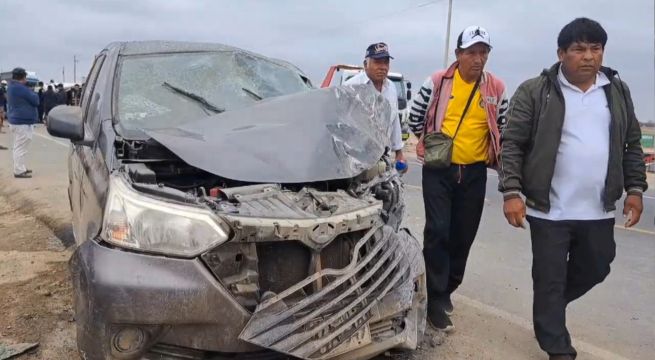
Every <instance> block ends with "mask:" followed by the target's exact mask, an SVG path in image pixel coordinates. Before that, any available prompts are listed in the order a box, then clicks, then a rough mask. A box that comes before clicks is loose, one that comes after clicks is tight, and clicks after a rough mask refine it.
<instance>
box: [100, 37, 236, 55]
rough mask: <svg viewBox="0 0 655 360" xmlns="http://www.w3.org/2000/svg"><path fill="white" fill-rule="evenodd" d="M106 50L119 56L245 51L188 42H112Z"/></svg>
mask: <svg viewBox="0 0 655 360" xmlns="http://www.w3.org/2000/svg"><path fill="white" fill-rule="evenodd" d="M106 48H107V49H108V50H114V49H117V50H118V51H119V54H120V55H141V54H144V55H145V54H157V53H172V52H195V51H197V52H204V51H207V52H213V51H246V50H242V49H239V48H236V47H233V46H229V45H223V44H213V43H199V42H190V41H160V40H150V41H124V42H113V43H111V44H109V45H107V46H106Z"/></svg>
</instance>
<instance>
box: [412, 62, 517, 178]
mask: <svg viewBox="0 0 655 360" xmlns="http://www.w3.org/2000/svg"><path fill="white" fill-rule="evenodd" d="M457 65H458V63H457V62H455V63H453V64H452V65H451V66H450V67H449V68H448V69H446V70H440V71H437V72H436V73H434V74H433V75H432V76H430V77H428V78H427V79H426V80H425V82H424V83H423V86H422V87H421V89H420V90H419V91H418V94H417V96H415V97H414V100H413V101H412V105H411V107H410V111H409V127H410V129H411V130H412V132H413V133H414V135H416V137H418V138H419V142H418V145H417V146H416V155H417V157H418V159H419V161H421V162H422V161H423V155H424V153H425V148H424V146H423V135H424V134H425V133H433V132H440V131H441V126H442V124H443V120H444V117H445V115H446V108H447V107H448V100H449V99H450V94H451V93H452V88H453V77H454V74H455V70H456V69H457ZM435 94H436V96H435ZM480 95H481V97H482V100H483V101H484V104H485V111H486V113H487V122H488V125H489V145H490V146H489V165H490V166H495V165H496V164H497V163H498V156H499V154H500V134H501V132H502V130H503V128H504V127H505V124H506V122H507V120H506V117H505V115H506V112H507V108H508V106H509V100H508V98H507V93H506V89H505V84H504V83H503V81H502V80H500V79H499V78H497V77H495V76H494V75H492V74H491V73H490V72H487V71H485V72H484V73H483V75H482V79H481V80H480ZM435 114H436V116H435Z"/></svg>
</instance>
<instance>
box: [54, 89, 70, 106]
mask: <svg viewBox="0 0 655 360" xmlns="http://www.w3.org/2000/svg"><path fill="white" fill-rule="evenodd" d="M67 102H68V95H67V94H66V90H64V84H59V85H57V105H66V103H67Z"/></svg>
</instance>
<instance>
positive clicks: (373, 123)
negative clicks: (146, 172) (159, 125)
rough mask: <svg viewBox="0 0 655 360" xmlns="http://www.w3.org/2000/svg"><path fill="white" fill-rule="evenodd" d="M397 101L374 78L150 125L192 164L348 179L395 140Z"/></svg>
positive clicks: (244, 177)
mask: <svg viewBox="0 0 655 360" xmlns="http://www.w3.org/2000/svg"><path fill="white" fill-rule="evenodd" d="M390 122H391V106H390V105H389V102H388V101H386V100H385V99H384V98H383V97H382V96H381V95H380V94H379V93H378V92H377V91H375V89H373V87H372V86H369V85H353V86H342V87H335V88H325V89H317V90H312V91H308V92H303V93H297V94H293V95H287V96H281V97H277V98H272V99H268V100H263V101H261V102H258V103H257V104H255V105H254V106H251V107H248V108H243V109H239V110H234V111H226V112H224V113H221V114H217V115H213V116H209V117H205V118H202V119H200V120H198V121H193V122H189V123H186V124H183V125H180V126H179V127H175V128H165V129H156V130H155V129H152V130H145V132H146V133H147V134H148V136H151V137H152V138H154V139H155V140H156V141H157V142H159V143H161V144H162V145H163V146H165V147H166V148H168V149H169V150H171V151H172V152H173V153H175V154H176V155H177V156H179V157H180V158H181V159H182V160H184V161H185V162H187V163H188V164H190V165H193V166H195V167H198V168H200V169H202V170H205V171H207V172H210V173H213V174H216V175H218V176H222V177H225V178H228V179H233V180H239V181H247V182H272V183H303V182H314V181H325V180H333V179H346V178H351V177H354V176H357V175H359V174H360V173H361V172H362V171H364V170H367V169H369V168H371V167H372V166H373V165H374V164H375V163H376V162H377V161H378V160H379V159H380V157H381V156H382V155H383V154H384V151H385V150H386V149H387V148H388V147H389V143H390V140H389V139H390V132H391V126H390Z"/></svg>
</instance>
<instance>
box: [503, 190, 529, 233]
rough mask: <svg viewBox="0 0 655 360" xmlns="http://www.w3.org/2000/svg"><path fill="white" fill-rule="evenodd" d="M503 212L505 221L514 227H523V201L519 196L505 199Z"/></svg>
mask: <svg viewBox="0 0 655 360" xmlns="http://www.w3.org/2000/svg"><path fill="white" fill-rule="evenodd" d="M503 212H504V213H505V218H506V219H507V222H508V223H509V224H510V225H512V226H514V227H521V228H524V229H525V224H524V223H523V222H524V221H525V203H524V202H523V199H521V198H520V197H515V198H511V199H507V200H505V203H504V204H503Z"/></svg>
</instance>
